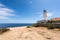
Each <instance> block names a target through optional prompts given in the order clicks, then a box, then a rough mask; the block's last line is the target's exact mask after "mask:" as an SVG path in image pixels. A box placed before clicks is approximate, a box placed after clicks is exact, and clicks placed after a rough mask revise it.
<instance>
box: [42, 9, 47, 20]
mask: <svg viewBox="0 0 60 40" xmlns="http://www.w3.org/2000/svg"><path fill="white" fill-rule="evenodd" d="M43 18H44V19H43V20H44V21H47V11H46V10H43Z"/></svg>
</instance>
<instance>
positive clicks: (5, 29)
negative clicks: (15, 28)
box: [0, 28, 9, 34]
mask: <svg viewBox="0 0 60 40" xmlns="http://www.w3.org/2000/svg"><path fill="white" fill-rule="evenodd" d="M8 30H9V29H7V28H0V34H1V33H3V32H6V31H8Z"/></svg>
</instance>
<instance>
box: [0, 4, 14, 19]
mask: <svg viewBox="0 0 60 40" xmlns="http://www.w3.org/2000/svg"><path fill="white" fill-rule="evenodd" d="M14 12H15V11H14V10H12V9H9V8H7V7H6V6H5V5H3V4H1V3H0V19H9V16H15V15H14V14H13V13H14Z"/></svg>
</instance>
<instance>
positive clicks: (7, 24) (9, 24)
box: [0, 23, 32, 28]
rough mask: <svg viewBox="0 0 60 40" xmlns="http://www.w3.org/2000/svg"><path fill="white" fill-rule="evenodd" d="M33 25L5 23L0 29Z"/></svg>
mask: <svg viewBox="0 0 60 40" xmlns="http://www.w3.org/2000/svg"><path fill="white" fill-rule="evenodd" d="M31 25H32V23H3V24H0V28H9V27H18V26H20V27H21V26H31Z"/></svg>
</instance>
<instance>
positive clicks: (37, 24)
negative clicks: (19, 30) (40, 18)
mask: <svg viewBox="0 0 60 40" xmlns="http://www.w3.org/2000/svg"><path fill="white" fill-rule="evenodd" d="M32 26H33V27H39V26H40V24H39V23H35V24H33V25H32Z"/></svg>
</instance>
